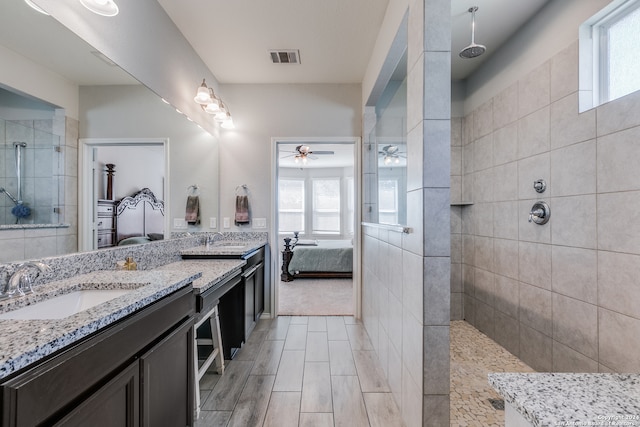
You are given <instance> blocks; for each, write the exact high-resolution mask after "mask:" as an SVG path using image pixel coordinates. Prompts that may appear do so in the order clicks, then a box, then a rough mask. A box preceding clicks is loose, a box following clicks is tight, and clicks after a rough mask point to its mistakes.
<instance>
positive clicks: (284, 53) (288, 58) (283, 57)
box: [269, 49, 300, 64]
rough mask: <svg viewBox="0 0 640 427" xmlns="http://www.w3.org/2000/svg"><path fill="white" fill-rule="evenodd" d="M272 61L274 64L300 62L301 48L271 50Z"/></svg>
mask: <svg viewBox="0 0 640 427" xmlns="http://www.w3.org/2000/svg"><path fill="white" fill-rule="evenodd" d="M269 54H270V55H271V61H273V63H274V64H299V63H300V51H299V50H297V49H296V50H270V51H269Z"/></svg>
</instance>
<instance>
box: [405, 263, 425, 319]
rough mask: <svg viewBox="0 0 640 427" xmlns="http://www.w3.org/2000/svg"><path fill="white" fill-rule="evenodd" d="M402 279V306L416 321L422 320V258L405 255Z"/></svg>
mask: <svg viewBox="0 0 640 427" xmlns="http://www.w3.org/2000/svg"><path fill="white" fill-rule="evenodd" d="M403 271H404V275H403V277H402V305H403V307H404V310H405V311H408V312H410V313H412V314H413V316H414V317H415V318H416V319H421V318H422V313H423V299H422V281H423V271H422V257H421V256H419V255H415V254H412V253H410V252H405V253H404V254H403Z"/></svg>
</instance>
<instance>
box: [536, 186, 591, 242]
mask: <svg viewBox="0 0 640 427" xmlns="http://www.w3.org/2000/svg"><path fill="white" fill-rule="evenodd" d="M548 202H549V206H550V208H551V219H550V220H549V222H552V226H551V242H552V243H553V244H554V245H565V246H575V247H580V248H587V249H595V248H596V245H597V241H596V237H597V236H596V234H597V233H596V216H595V215H594V212H596V195H595V194H588V195H584V196H575V197H554V198H552V199H550V200H549V201H548Z"/></svg>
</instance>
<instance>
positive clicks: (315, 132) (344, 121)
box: [220, 84, 362, 230]
mask: <svg viewBox="0 0 640 427" xmlns="http://www.w3.org/2000/svg"><path fill="white" fill-rule="evenodd" d="M221 90H222V91H224V93H225V97H226V98H227V99H228V103H229V105H231V106H232V110H231V114H232V115H233V118H234V119H233V120H234V122H235V124H236V129H235V130H229V131H223V132H222V133H221V139H220V217H221V218H224V217H229V218H231V219H233V213H234V210H235V188H236V187H237V186H238V185H241V184H246V185H247V186H248V187H249V191H250V192H251V198H250V203H251V210H252V216H253V218H256V217H257V218H267V227H270V224H271V221H272V220H273V218H271V217H270V216H271V215H270V209H271V203H272V200H271V191H272V188H271V170H272V168H274V167H275V165H276V161H275V159H272V157H271V156H272V146H271V138H272V137H354V136H360V134H361V127H362V126H361V115H362V110H361V107H360V85H357V84H344V85H335V84H318V85H223V86H222V87H221ZM231 224H232V225H231V227H232V229H235V230H246V227H245V228H242V229H240V228H238V227H236V226H234V225H233V221H231Z"/></svg>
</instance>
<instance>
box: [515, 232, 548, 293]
mask: <svg viewBox="0 0 640 427" xmlns="http://www.w3.org/2000/svg"><path fill="white" fill-rule="evenodd" d="M518 259H519V262H518V269H519V273H520V277H519V279H520V281H521V282H525V283H528V284H530V285H534V286H536V287H538V288H543V289H551V245H545V244H539V243H528V242H522V241H521V242H520V244H519V248H518Z"/></svg>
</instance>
